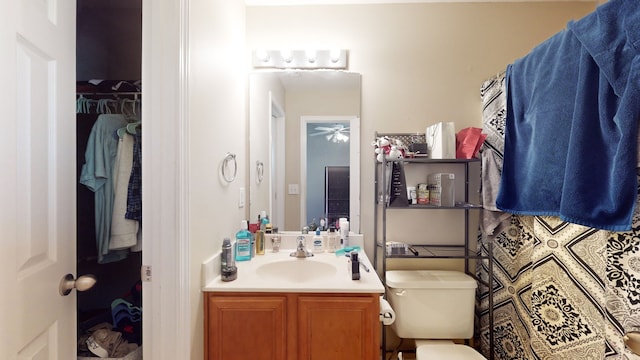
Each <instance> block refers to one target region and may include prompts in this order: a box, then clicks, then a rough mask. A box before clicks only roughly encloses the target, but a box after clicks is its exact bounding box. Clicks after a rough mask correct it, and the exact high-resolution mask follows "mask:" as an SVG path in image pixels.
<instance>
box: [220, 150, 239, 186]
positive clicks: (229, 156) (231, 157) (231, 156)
mask: <svg viewBox="0 0 640 360" xmlns="http://www.w3.org/2000/svg"><path fill="white" fill-rule="evenodd" d="M231 161H233V175H232V176H231V177H228V176H227V174H226V173H225V171H224V169H226V168H227V167H228V166H229V162H231ZM221 171H222V178H223V179H224V181H226V182H228V183H231V182H233V180H235V179H236V175H237V174H238V162H237V161H236V155H235V154H232V153H227V156H225V157H224V160H223V161H222V169H221Z"/></svg>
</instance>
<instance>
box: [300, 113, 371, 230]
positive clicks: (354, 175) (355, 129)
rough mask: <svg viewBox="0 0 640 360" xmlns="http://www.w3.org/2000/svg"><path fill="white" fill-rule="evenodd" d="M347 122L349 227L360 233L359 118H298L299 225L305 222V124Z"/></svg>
mask: <svg viewBox="0 0 640 360" xmlns="http://www.w3.org/2000/svg"><path fill="white" fill-rule="evenodd" d="M346 121H348V122H349V127H350V129H349V134H350V135H351V136H350V140H349V171H350V172H351V175H350V177H349V179H350V181H349V227H350V229H351V231H353V232H354V233H360V118H359V117H357V116H301V117H300V224H302V225H301V226H304V224H305V223H306V222H307V197H306V194H307V192H306V191H307V123H324V122H326V123H335V122H346Z"/></svg>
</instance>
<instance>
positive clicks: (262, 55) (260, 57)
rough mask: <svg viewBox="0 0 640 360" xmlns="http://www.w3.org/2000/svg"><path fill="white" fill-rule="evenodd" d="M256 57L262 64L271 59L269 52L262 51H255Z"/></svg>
mask: <svg viewBox="0 0 640 360" xmlns="http://www.w3.org/2000/svg"><path fill="white" fill-rule="evenodd" d="M256 57H257V58H258V60H260V61H262V62H268V61H269V60H270V59H271V57H270V56H269V52H268V51H267V50H264V49H261V50H256Z"/></svg>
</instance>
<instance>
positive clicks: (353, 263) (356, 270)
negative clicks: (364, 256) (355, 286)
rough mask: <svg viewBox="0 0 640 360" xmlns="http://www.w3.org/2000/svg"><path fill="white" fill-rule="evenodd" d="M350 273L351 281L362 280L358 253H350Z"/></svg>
mask: <svg viewBox="0 0 640 360" xmlns="http://www.w3.org/2000/svg"><path fill="white" fill-rule="evenodd" d="M349 272H351V280H360V260H358V252H357V251H352V252H351V253H349Z"/></svg>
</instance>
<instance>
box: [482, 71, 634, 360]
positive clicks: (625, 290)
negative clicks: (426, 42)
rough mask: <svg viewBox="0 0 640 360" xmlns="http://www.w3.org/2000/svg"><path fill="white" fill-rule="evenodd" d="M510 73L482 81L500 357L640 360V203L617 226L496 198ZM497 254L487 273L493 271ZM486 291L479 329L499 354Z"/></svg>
mask: <svg viewBox="0 0 640 360" xmlns="http://www.w3.org/2000/svg"><path fill="white" fill-rule="evenodd" d="M504 82H505V74H504V72H503V73H500V74H498V75H497V76H495V77H493V78H491V79H489V80H487V81H486V82H484V83H483V84H482V87H481V97H482V102H483V131H484V132H485V133H486V134H488V137H487V140H486V141H485V144H484V145H483V149H482V197H483V201H484V205H485V210H484V211H483V215H482V219H481V229H480V234H479V244H480V251H481V252H483V253H484V254H487V253H488V244H489V243H491V244H492V245H493V254H492V258H493V262H494V263H493V302H494V306H493V312H494V325H493V334H494V358H495V359H498V360H514V359H518V360H519V359H523V360H525V359H526V360H529V359H532V360H533V359H554V360H557V359H594V360H600V359H636V360H640V356H638V355H634V354H633V353H632V352H631V351H629V350H628V349H626V348H625V345H624V341H623V336H624V334H625V333H627V332H629V331H640V210H639V209H638V208H639V206H636V213H635V214H634V219H633V229H632V230H631V231H627V232H611V231H605V230H599V229H594V228H589V227H585V226H581V225H576V224H571V223H568V222H565V221H562V220H560V219H559V218H558V217H553V216H519V215H509V214H505V213H502V212H500V211H499V210H498V209H497V208H496V207H495V197H496V195H497V189H498V187H499V179H500V172H501V166H502V151H503V149H504V146H503V145H504V129H505V113H506V108H505V99H506V95H505V88H504ZM487 270H488V261H487V260H485V261H483V262H480V263H479V266H478V269H477V271H478V276H480V277H481V278H483V279H488V278H489V274H488V271H487ZM487 295H488V294H487V290H486V289H484V290H482V292H481V293H479V297H478V299H479V301H478V302H479V304H478V309H479V312H478V315H479V320H480V321H479V322H478V324H479V329H478V333H479V338H480V347H481V350H482V352H483V354H484V355H485V356H487V357H488V355H489V331H490V330H491V329H489V314H488V311H489V301H488V297H487Z"/></svg>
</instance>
